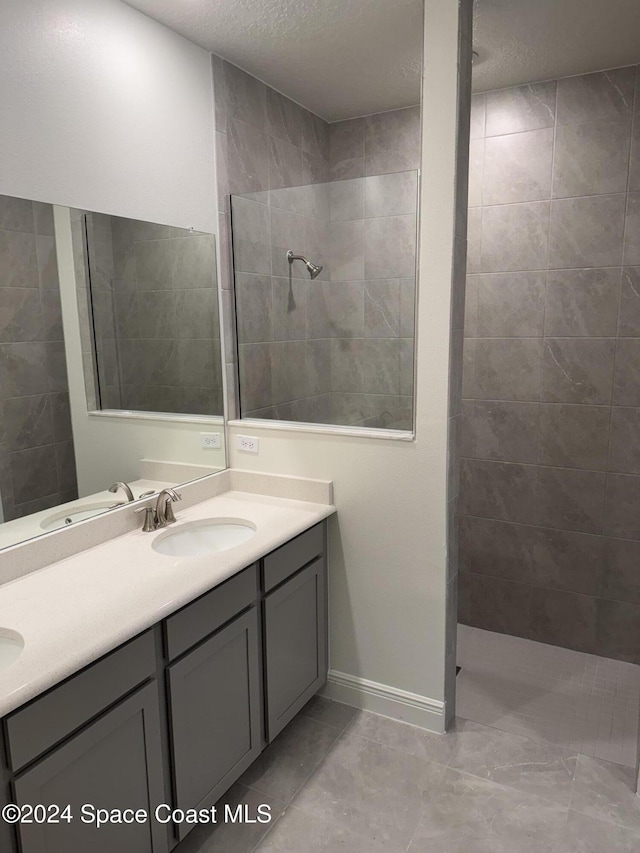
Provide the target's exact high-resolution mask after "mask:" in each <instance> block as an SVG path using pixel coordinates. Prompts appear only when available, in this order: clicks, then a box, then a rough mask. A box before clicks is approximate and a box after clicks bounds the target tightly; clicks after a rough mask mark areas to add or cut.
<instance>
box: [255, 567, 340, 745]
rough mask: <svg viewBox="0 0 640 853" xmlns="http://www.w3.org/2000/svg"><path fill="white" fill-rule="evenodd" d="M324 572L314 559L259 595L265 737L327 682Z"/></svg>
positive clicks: (270, 734)
mask: <svg viewBox="0 0 640 853" xmlns="http://www.w3.org/2000/svg"><path fill="white" fill-rule="evenodd" d="M325 575H326V570H325V562H324V559H319V560H316V561H315V562H313V563H311V565H310V566H307V568H306V569H303V570H302V571H301V572H299V574H297V575H295V576H294V577H293V578H292V579H291V580H289V581H287V582H286V583H284V584H282V586H281V587H279V588H278V589H277V590H275V591H274V592H271V593H269V595H267V597H266V598H265V601H264V625H265V627H264V637H265V656H266V666H265V670H266V684H267V688H266V689H267V696H266V700H267V739H268V741H272V740H273V739H274V737H275V736H276V735H277V734H278V733H279V732H280V731H282V729H283V728H284V727H285V726H286V725H287V723H288V722H289V721H290V720H291V719H292V718H293V717H294V716H295V715H296V714H297V713H298V711H299V710H300V709H301V708H302V707H303V706H304V705H305V704H306V703H307V702H308V701H309V699H310V698H311V697H312V696H313V695H314V693H316V692H317V691H318V690H319V689H320V687H322V685H323V684H324V683H325V681H326V680H327V629H326V612H327V611H326V593H325V589H326V577H325Z"/></svg>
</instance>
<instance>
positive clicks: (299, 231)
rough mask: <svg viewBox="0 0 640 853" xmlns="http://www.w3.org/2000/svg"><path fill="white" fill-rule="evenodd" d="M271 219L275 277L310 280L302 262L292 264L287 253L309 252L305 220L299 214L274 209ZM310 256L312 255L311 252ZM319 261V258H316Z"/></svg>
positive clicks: (272, 257)
mask: <svg viewBox="0 0 640 853" xmlns="http://www.w3.org/2000/svg"><path fill="white" fill-rule="evenodd" d="M270 217H271V271H272V274H273V275H276V276H284V277H289V276H290V275H291V276H292V277H293V278H298V279H304V280H305V281H308V280H309V274H308V272H307V270H306V269H305V266H304V264H303V263H302V261H294V262H293V264H290V263H289V261H288V260H287V252H288V250H289V249H292V250H293V251H294V252H295V253H296V254H301V253H303V252H305V251H307V249H306V247H305V219H304V217H302V216H300V215H299V214H297V213H291V212H290V211H288V210H281V209H280V208H277V207H272V208H271V210H270ZM309 254H311V253H310V252H309ZM314 260H317V257H314Z"/></svg>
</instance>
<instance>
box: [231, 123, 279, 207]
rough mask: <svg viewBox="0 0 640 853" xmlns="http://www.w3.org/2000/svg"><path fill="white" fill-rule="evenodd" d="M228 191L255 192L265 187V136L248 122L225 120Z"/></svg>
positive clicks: (267, 155) (267, 158)
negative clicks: (227, 122) (227, 121)
mask: <svg viewBox="0 0 640 853" xmlns="http://www.w3.org/2000/svg"><path fill="white" fill-rule="evenodd" d="M227 169H228V173H229V192H230V193H232V194H238V193H255V192H262V191H264V190H268V189H269V146H268V140H267V135H266V134H265V133H264V132H263V131H262V130H258V129H257V128H256V127H253V126H252V125H250V124H246V123H245V122H243V121H239V120H238V119H231V118H230V119H229V126H228V130H227Z"/></svg>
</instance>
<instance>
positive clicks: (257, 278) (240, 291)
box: [235, 273, 274, 344]
mask: <svg viewBox="0 0 640 853" xmlns="http://www.w3.org/2000/svg"><path fill="white" fill-rule="evenodd" d="M235 297H236V316H237V324H238V325H237V328H238V342H239V343H241V344H247V343H260V342H261V341H271V340H273V321H274V314H273V304H272V291H271V278H270V276H265V275H251V274H249V273H236V281H235Z"/></svg>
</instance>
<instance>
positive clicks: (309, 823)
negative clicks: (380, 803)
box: [181, 806, 405, 853]
mask: <svg viewBox="0 0 640 853" xmlns="http://www.w3.org/2000/svg"><path fill="white" fill-rule="evenodd" d="M297 850H317V851H327V853H335V851H339V850H348V851H349V853H405V851H404V846H403V845H402V844H399V845H396V844H394V842H393V841H391V842H389V843H387V842H378V841H375V840H372V839H370V838H366V837H365V836H363V835H357V834H356V833H355V832H351V830H350V829H349V828H348V827H347V826H343V825H341V824H337V823H336V822H335V821H333V820H329V819H327V818H325V817H320V816H318V815H314V814H310V813H309V812H308V811H302V810H301V809H298V808H296V807H295V806H290V807H289V808H288V809H287V810H286V812H285V814H284V815H283V816H282V817H281V818H280V820H279V821H278V823H277V824H276V825H275V826H274V828H273V829H272V831H271V832H270V833H269V835H268V836H267V838H266V839H265V840H264V841H263V842H262V844H260V846H259V847H258V848H257V851H265V853H267V851H271V853H293V851H297ZM257 851H256V853H257ZM181 853H182V851H181ZM225 853H226V850H225Z"/></svg>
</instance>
